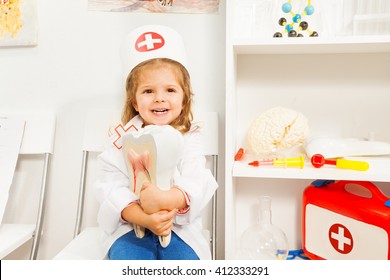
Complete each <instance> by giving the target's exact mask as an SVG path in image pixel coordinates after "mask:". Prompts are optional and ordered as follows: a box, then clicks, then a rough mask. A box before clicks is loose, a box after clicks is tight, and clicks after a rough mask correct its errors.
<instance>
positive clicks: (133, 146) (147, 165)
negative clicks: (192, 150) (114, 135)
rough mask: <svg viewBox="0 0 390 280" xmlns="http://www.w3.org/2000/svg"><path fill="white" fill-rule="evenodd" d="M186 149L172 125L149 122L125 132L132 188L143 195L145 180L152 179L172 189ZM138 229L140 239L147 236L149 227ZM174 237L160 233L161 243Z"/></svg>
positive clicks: (135, 228)
mask: <svg viewBox="0 0 390 280" xmlns="http://www.w3.org/2000/svg"><path fill="white" fill-rule="evenodd" d="M182 150H183V137H182V134H181V133H180V132H179V131H178V130H176V129H174V128H173V127H172V126H170V125H162V126H158V125H149V126H146V127H145V128H142V129H141V130H139V131H137V132H133V133H129V134H127V135H125V136H124V138H123V152H124V156H125V159H126V162H127V166H128V171H129V178H130V189H131V190H132V191H133V192H134V193H135V194H136V195H137V196H139V195H140V191H141V188H142V185H143V183H144V182H145V181H148V182H150V183H152V184H154V185H156V186H157V187H158V188H160V189H163V190H169V189H170V188H171V185H172V184H171V181H172V177H173V174H174V172H175V171H176V168H177V164H178V162H179V159H180V156H181V154H182ZM141 207H142V205H141ZM134 231H135V234H136V235H137V237H139V238H142V237H144V235H145V229H144V228H142V227H140V226H138V225H134ZM170 237H171V236H170V235H168V236H160V237H159V240H160V244H161V246H163V247H167V246H168V245H169V242H170Z"/></svg>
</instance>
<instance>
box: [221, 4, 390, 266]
mask: <svg viewBox="0 0 390 280" xmlns="http://www.w3.org/2000/svg"><path fill="white" fill-rule="evenodd" d="M234 2H235V1H234V0H228V1H227V4H226V6H227V11H226V18H227V23H226V28H227V35H226V40H227V41H226V91H227V92H226V94H227V95H226V112H227V114H226V161H225V162H226V166H225V168H226V169H225V172H226V173H225V208H226V213H225V217H226V218H225V226H226V228H225V234H226V236H225V257H226V259H235V258H238V257H239V256H238V255H239V254H238V249H239V246H240V245H239V242H240V236H241V234H242V232H243V231H244V230H245V229H246V228H247V227H248V226H249V225H251V224H253V223H254V222H255V220H256V217H255V209H256V208H255V207H256V206H257V205H256V198H257V196H259V195H262V194H266V195H271V196H272V213H273V219H272V220H273V223H275V224H276V225H278V226H279V227H281V228H282V230H284V231H285V233H286V235H287V238H288V239H289V244H290V249H299V248H301V245H302V244H301V204H302V203H301V200H302V191H303V190H304V188H305V187H307V186H308V185H309V184H310V182H312V181H313V180H316V179H334V180H341V179H343V180H362V181H372V182H377V183H378V185H379V186H380V188H381V189H382V190H383V191H384V192H385V194H387V195H390V184H389V182H390V158H389V159H388V158H380V159H373V160H372V161H369V162H370V169H369V170H368V171H365V172H360V171H352V170H341V169H336V168H335V167H332V166H324V167H321V168H319V169H316V168H314V167H311V165H310V163H309V162H308V161H307V162H306V164H305V167H304V168H303V169H299V168H274V167H252V166H249V165H247V164H246V163H243V162H235V161H234V154H235V153H236V152H237V150H238V149H239V148H240V147H243V148H245V147H246V143H245V141H246V133H247V130H248V128H249V126H250V124H251V122H252V121H253V120H254V119H255V117H257V116H258V115H259V114H260V113H262V112H264V111H265V110H266V109H269V108H271V107H275V106H283V107H287V108H291V109H294V110H296V111H299V112H301V113H303V114H304V115H305V116H306V117H307V118H308V120H309V126H310V130H311V135H312V136H333V137H354V138H367V137H368V136H370V137H372V136H374V138H375V140H378V141H386V142H390V128H389V126H388V121H389V120H390V110H389V105H388V104H390V36H389V35H383V36H381V35H375V36H345V37H321V36H320V37H316V38H307V37H305V38H265V39H264V38H248V39H236V38H234V34H236V33H235V32H233V31H234V30H235V29H234V25H235V24H237V23H235V22H234V18H235V16H234V13H235V12H237V11H235V10H234V9H235V8H236V7H235V5H234V4H235V3H234Z"/></svg>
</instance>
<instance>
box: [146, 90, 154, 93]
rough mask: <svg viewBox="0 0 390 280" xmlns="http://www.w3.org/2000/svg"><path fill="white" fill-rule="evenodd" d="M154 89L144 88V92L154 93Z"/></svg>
mask: <svg viewBox="0 0 390 280" xmlns="http://www.w3.org/2000/svg"><path fill="white" fill-rule="evenodd" d="M152 92H153V91H152V90H151V89H146V90H144V93H152Z"/></svg>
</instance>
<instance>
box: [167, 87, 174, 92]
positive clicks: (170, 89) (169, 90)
mask: <svg viewBox="0 0 390 280" xmlns="http://www.w3.org/2000/svg"><path fill="white" fill-rule="evenodd" d="M168 92H176V91H175V89H173V88H169V89H168Z"/></svg>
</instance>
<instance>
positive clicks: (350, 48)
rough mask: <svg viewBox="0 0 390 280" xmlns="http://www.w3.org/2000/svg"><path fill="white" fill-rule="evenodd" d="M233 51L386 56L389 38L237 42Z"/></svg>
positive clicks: (244, 40)
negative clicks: (372, 54) (375, 54)
mask: <svg viewBox="0 0 390 280" xmlns="http://www.w3.org/2000/svg"><path fill="white" fill-rule="evenodd" d="M233 48H234V51H235V53H236V54H324V53H383V52H385V53H387V52H390V35H381V36H348V37H347V36H346V37H331V38H322V37H315V38H266V39H240V40H234V41H233Z"/></svg>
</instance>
